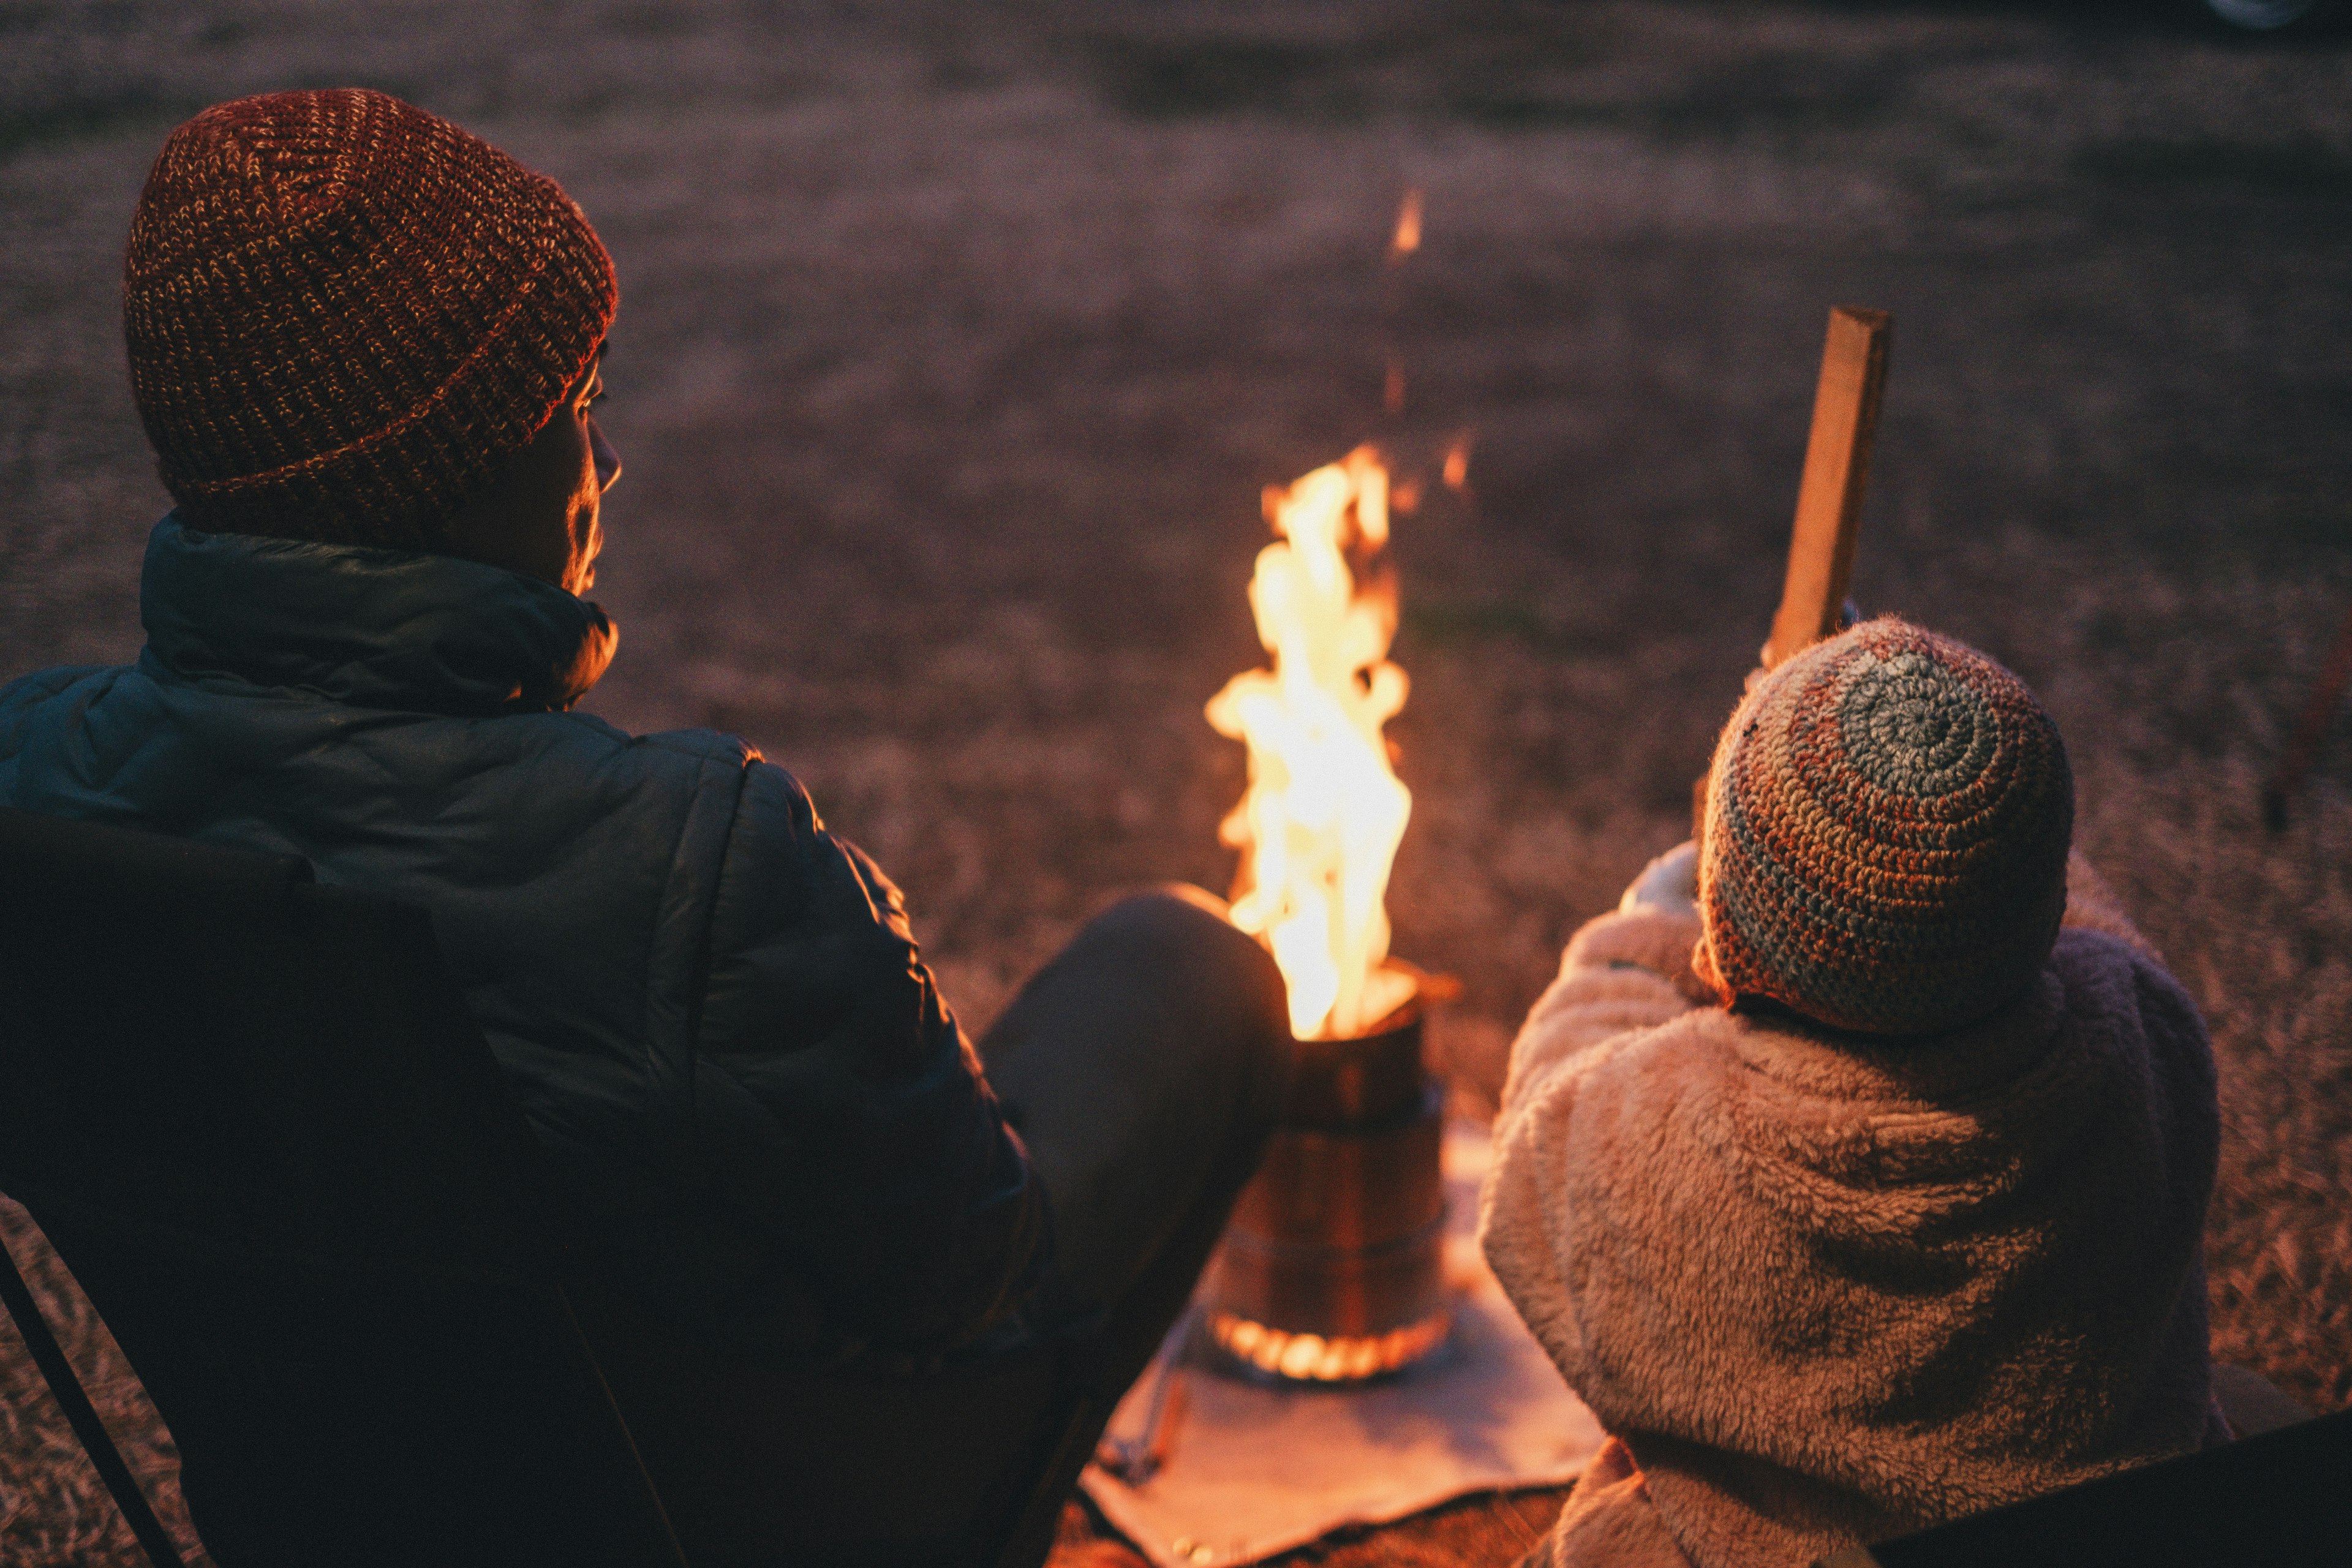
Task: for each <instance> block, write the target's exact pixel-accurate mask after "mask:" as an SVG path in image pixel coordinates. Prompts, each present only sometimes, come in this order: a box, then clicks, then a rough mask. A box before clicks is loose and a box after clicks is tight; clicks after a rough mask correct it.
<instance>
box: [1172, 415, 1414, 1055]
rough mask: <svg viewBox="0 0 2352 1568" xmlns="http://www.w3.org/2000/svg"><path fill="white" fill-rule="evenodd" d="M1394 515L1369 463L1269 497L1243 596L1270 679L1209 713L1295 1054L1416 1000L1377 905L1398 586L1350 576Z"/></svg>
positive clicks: (1228, 835) (1387, 800)
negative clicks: (1228, 768)
mask: <svg viewBox="0 0 2352 1568" xmlns="http://www.w3.org/2000/svg"><path fill="white" fill-rule="evenodd" d="M1388 500H1389V475H1388V469H1387V468H1385V467H1384V466H1383V465H1382V464H1381V459H1380V458H1379V455H1378V454H1377V453H1376V452H1375V451H1374V450H1373V449H1372V448H1371V447H1358V448H1357V449H1356V450H1355V451H1353V452H1350V453H1349V455H1348V456H1347V458H1345V459H1344V460H1342V461H1340V462H1337V463H1332V464H1330V465H1328V466H1327V467H1324V468H1318V469H1316V470H1315V471H1314V472H1313V473H1311V474H1308V475H1307V476H1306V477H1305V478H1304V479H1299V480H1298V481H1297V483H1295V484H1293V485H1291V486H1290V488H1289V489H1274V488H1269V489H1267V491H1266V495H1265V507H1266V518H1267V521H1269V522H1271V523H1272V524H1273V526H1274V531H1275V532H1276V534H1277V535H1279V536H1280V537H1278V538H1277V539H1276V541H1275V542H1273V543H1272V544H1269V545H1267V546H1266V547H1265V549H1264V550H1262V551H1260V552H1258V557H1257V570H1256V573H1255V575H1254V576H1253V577H1252V578H1251V580H1250V590H1249V596H1250V610H1251V612H1252V614H1253V615H1255V617H1256V619H1257V635H1258V640H1259V641H1260V642H1261V643H1263V644H1265V648H1266V651H1267V652H1268V653H1270V654H1272V655H1273V656H1274V668H1272V669H1270V670H1269V669H1253V670H1249V671H1246V672H1244V673H1243V674H1241V675H1237V676H1235V677H1234V679H1232V680H1231V681H1230V682H1228V683H1227V684H1226V686H1225V689H1223V691H1220V692H1219V693H1217V695H1216V696H1215V697H1214V698H1213V699H1212V700H1210V703H1209V707H1208V715H1209V722H1210V723H1211V724H1213V725H1214V726H1216V728H1217V731H1218V732H1219V733H1220V734H1223V735H1229V736H1231V737H1233V738H1234V739H1235V740H1238V741H1242V742H1245V743H1246V744H1247V745H1248V747H1249V789H1248V791H1247V792H1246V793H1245V794H1244V795H1243V796H1242V799H1241V804H1240V805H1236V806H1235V807H1234V810H1233V813H1232V815H1230V816H1227V817H1226V818H1225V820H1224V824H1223V826H1222V827H1221V828H1220V829H1219V835H1218V836H1219V837H1221V838H1222V839H1223V841H1224V842H1225V843H1226V844H1228V845H1231V846H1233V847H1234V848H1237V849H1239V850H1240V851H1241V852H1242V865H1241V871H1240V874H1239V876H1238V877H1237V879H1235V885H1234V908H1233V920H1234V924H1235V925H1237V926H1239V927H1241V929H1242V930H1244V931H1249V932H1251V933H1253V934H1255V936H1257V937H1258V938H1259V940H1261V941H1263V942H1265V944H1266V945H1267V946H1268V947H1269V948H1271V949H1272V950H1273V952H1274V958H1275V963H1276V964H1277V965H1279V966H1280V967H1281V970H1282V976H1283V979H1284V981H1285V982H1286V984H1288V986H1289V990H1290V1026H1291V1032H1292V1033H1293V1034H1295V1035H1297V1037H1299V1038H1300V1039H1302V1040H1305V1039H1315V1038H1326V1039H1336V1038H1346V1037H1352V1036H1356V1035H1360V1034H1363V1033H1366V1032H1367V1031H1369V1030H1370V1027H1371V1026H1373V1025H1375V1024H1378V1023H1379V1022H1380V1021H1381V1019H1382V1018H1384V1017H1386V1016H1388V1015H1389V1014H1390V1013H1391V1012H1393V1011H1394V1010H1395V1009H1396V1008H1398V1007H1399V1006H1402V1005H1403V1004H1404V1002H1405V1001H1406V1000H1407V999H1408V998H1409V997H1410V996H1411V995H1412V990H1413V984H1412V980H1411V979H1410V978H1409V977H1408V976H1407V975H1406V974H1404V973H1402V972H1401V971H1399V970H1396V969H1392V968H1388V967H1385V966H1384V963H1383V961H1384V960H1385V959H1386V958H1387V957H1388V950H1389V919H1388V911H1387V910H1386V908H1385V907H1384V906H1383V904H1382V902H1381V900H1382V897H1383V895H1384V894H1385V893H1386V892H1387V890H1388V881H1389V864H1390V862H1391V860H1392V859H1394V858H1395V856H1396V848H1397V843H1398V840H1400V839H1401V838H1402V837H1404V825H1405V818H1406V817H1407V816H1410V815H1411V814H1412V795H1411V794H1410V793H1409V792H1407V790H1406V789H1405V787H1404V785H1403V784H1401V783H1399V782H1398V781H1397V776H1396V774H1395V773H1393V772H1391V770H1390V767H1389V744H1388V742H1387V740H1386V738H1385V737H1383V736H1382V735H1381V725H1383V724H1385V723H1386V722H1387V721H1389V720H1390V719H1391V718H1393V717H1394V716H1395V714H1396V712H1397V710H1399V709H1401V708H1402V707H1403V706H1404V699H1405V688H1406V682H1405V676H1404V671H1403V670H1402V669H1399V668H1397V667H1396V666H1395V665H1393V664H1391V663H1390V662H1389V661H1388V657H1387V656H1388V649H1389V641H1390V639H1391V637H1394V636H1395V635H1396V618H1397V607H1396V582H1395V578H1394V576H1393V575H1392V574H1390V573H1388V572H1385V571H1378V572H1367V573H1366V577H1367V579H1368V580H1365V581H1359V579H1358V575H1357V574H1358V571H1360V570H1362V569H1364V568H1367V567H1370V565H1371V563H1372V561H1373V558H1374V557H1375V556H1376V555H1377V554H1378V552H1380V550H1381V547H1382V546H1383V545H1385V544H1386V543H1387V542H1388V536H1389V505H1388ZM1351 558H1352V559H1353V562H1354V565H1353V566H1352V567H1351V565H1350V559H1351Z"/></svg>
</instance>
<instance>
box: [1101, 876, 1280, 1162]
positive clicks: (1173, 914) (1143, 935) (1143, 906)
mask: <svg viewBox="0 0 2352 1568" xmlns="http://www.w3.org/2000/svg"><path fill="white" fill-rule="evenodd" d="M1225 908H1226V907H1225V904H1224V901H1223V900H1221V899H1218V898H1216V897H1214V896H1213V895H1212V894H1209V893H1205V892H1202V890H1201V889H1198V888H1194V887H1190V886H1186V885H1183V884H1171V885H1168V886H1165V887H1160V888H1154V889H1150V890H1149V891H1147V892H1141V893H1136V894H1132V895H1130V896H1129V897H1128V898H1125V899H1122V900H1119V901H1118V903H1116V904H1114V905H1112V906H1111V907H1110V908H1109V909H1108V910H1104V911H1103V912H1102V913H1101V914H1099V915H1097V916H1096V917H1095V919H1094V920H1093V921H1090V922H1089V923H1088V925H1087V929H1086V930H1085V931H1082V932H1081V933H1080V934H1079V937H1078V939H1077V941H1076V942H1073V943H1072V944H1071V945H1072V951H1073V952H1076V951H1079V950H1081V949H1087V948H1091V949H1093V950H1095V951H1096V952H1097V954H1101V955H1105V956H1108V955H1111V954H1115V955H1116V963H1117V967H1118V968H1120V969H1122V970H1125V971H1127V972H1128V973H1129V974H1130V975H1131V976H1133V978H1134V979H1135V981H1136V983H1137V984H1139V986H1140V987H1142V988H1144V989H1146V990H1148V991H1150V992H1151V993H1154V994H1159V995H1160V997H1161V998H1162V1002H1163V1008H1164V1009H1165V1010H1166V1011H1167V1012H1169V1013H1171V1014H1173V1015H1174V1016H1181V1018H1183V1019H1184V1020H1185V1028H1184V1033H1185V1034H1186V1035H1187V1036H1188V1037H1189V1038H1188V1039H1187V1040H1186V1041H1185V1048H1187V1049H1189V1050H1192V1051H1194V1052H1197V1053H1201V1054H1202V1055H1203V1056H1205V1057H1206V1058H1210V1059H1209V1061H1208V1062H1206V1063H1204V1065H1206V1066H1210V1067H1212V1068H1213V1069H1216V1070H1219V1071H1221V1072H1222V1073H1223V1074H1225V1075H1229V1076H1230V1077H1232V1078H1233V1079H1235V1080H1236V1081H1237V1089H1238V1093H1237V1098H1238V1100H1240V1102H1241V1104H1242V1105H1243V1106H1244V1108H1245V1110H1246V1111H1247V1113H1248V1114H1249V1116H1250V1118H1251V1120H1253V1121H1263V1122H1264V1123H1265V1124H1266V1125H1268V1126H1271V1125H1272V1124H1273V1122H1274V1121H1275V1120H1276V1118H1277V1117H1278V1116H1279V1115H1280V1114H1281V1110H1282V1101H1283V1099H1284V1096H1285V1095H1286V1092H1287V1090H1288V1087H1289V1081H1290V1072H1291V1066H1292V1056H1293V1053H1294V1052H1295V1051H1296V1049H1297V1046H1296V1043H1295V1042H1294V1041H1293V1040H1292V1039H1291V1036H1290V1012H1289V1005H1288V1000H1287V992H1286V989H1285V987H1284V985H1283V980H1282V972H1281V970H1280V969H1278V968H1276V965H1275V962H1274V956H1273V954H1271V953H1269V952H1266V950H1265V947H1264V946H1263V945H1261V944H1260V943H1259V942H1258V941H1257V940H1256V939H1255V937H1252V936H1250V935H1249V934H1248V933H1247V932H1245V931H1241V930H1240V929H1238V928H1237V927H1235V926H1234V923H1233V922H1232V921H1230V920H1228V919H1227V918H1226V913H1225Z"/></svg>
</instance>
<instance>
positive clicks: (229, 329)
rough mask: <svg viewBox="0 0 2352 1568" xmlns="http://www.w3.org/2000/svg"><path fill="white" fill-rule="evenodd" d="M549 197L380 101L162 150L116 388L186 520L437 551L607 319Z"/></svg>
mask: <svg viewBox="0 0 2352 1568" xmlns="http://www.w3.org/2000/svg"><path fill="white" fill-rule="evenodd" d="M619 300H620V296H619V292H618V290H617V289H616V288H615V286H614V279H613V263H612V259H611V258H609V257H608V256H606V255H605V254H604V246H603V245H602V244H600V243H599V242H598V240H597V238H596V234H595V231H594V230H593V229H592V228H590V227H589V226H588V220H587V218H586V217H585V216H583V215H582V213H581V211H580V209H579V207H578V206H577V205H574V204H573V203H572V199H571V198H570V197H569V196H566V195H564V194H563V192H562V189H561V188H559V187H558V186H557V185H556V184H555V182H554V181H552V180H551V179H548V178H547V177H546V176H545V175H542V174H532V173H531V172H530V170H528V169H526V168H524V167H523V166H522V165H521V164H520V163H516V162H515V161H514V160H513V159H511V158H509V157H508V156H507V155H506V154H505V153H501V152H499V150H498V149H497V148H495V147H493V146H491V145H490V144H489V143H488V142H484V141H482V140H480V139H479V138H478V137H475V136H471V135H468V134H467V132H463V131H460V130H458V129H457V127H456V126H454V125H452V124H450V123H449V122H448V121H446V120H442V119H440V118H438V117H437V116H435V115H431V114H427V113H425V111H424V110H421V109H417V108H415V107H413V106H411V105H409V104H406V103H403V102H402V101H400V100H398V99H396V98H390V97H387V96H385V95H384V94H383V93H380V92H370V91H367V90H365V89H358V88H342V89H334V90H331V91H325V92H277V93H268V94H265V95H263V96H262V97H259V98H245V99H239V100H236V101H235V102H233V103H222V104H215V106H214V107H212V108H210V109H207V110H205V111H204V112H203V113H202V114H199V115H197V116H196V117H195V118H194V120H191V121H188V122H187V123H186V124H185V125H183V126H181V127H180V128H179V129H178V130H177V131H174V132H172V135H171V138H170V140H168V141H167V142H164V144H163V155H162V156H161V157H159V158H157V159H156V161H155V167H154V170H153V172H152V173H151V174H149V175H148V176H147V187H146V189H145V190H144V191H143V192H142V193H141V195H140V198H139V211H138V214H137V216H135V217H133V218H132V219H131V243H130V247H129V250H128V253H127V255H126V256H125V258H124V261H123V278H122V314H123V329H124V336H125V337H126V339H127V340H128V342H129V346H130V353H131V394H132V395H133V397H134V398H135V399H136V400H137V402H138V405H139V415H140V417H141V418H142V420H143V421H145V423H146V426H147V439H148V441H149V443H150V444H151V445H152V446H153V447H154V448H155V453H156V457H157V458H158V459H159V465H158V466H159V467H160V468H161V470H162V473H163V484H164V487H165V488H166V489H169V490H170V491H171V492H172V495H173V498H174V499H175V500H178V502H179V503H180V508H181V511H182V514H183V515H184V517H185V518H186V519H187V521H189V522H190V523H191V524H192V525H194V526H195V527H197V528H202V529H206V530H211V531H226V532H235V533H265V534H276V535H280V536H285V537H290V538H297V539H323V540H331V541H335V542H343V543H353V544H381V545H392V546H399V547H404V548H409V549H425V550H432V549H438V548H441V547H443V546H445V545H446V544H447V542H448V539H447V536H446V522H447V519H448V517H449V515H450V513H451V512H452V511H454V510H456V509H457V505H458V504H459V503H460V502H461V501H463V500H465V498H466V497H467V495H468V494H470V493H471V492H472V491H474V490H476V489H478V488H480V486H481V485H482V484H483V483H485V482H486V481H487V480H488V479H489V478H490V476H491V475H492V473H493V472H494V471H495V470H496V468H497V467H498V465H499V459H500V458H504V457H505V456H507V455H508V454H509V453H511V452H513V451H515V450H516V449H518V448H520V447H523V446H525V445H527V444H528V443H529V442H530V439H531V437H534V436H536V435H537V434H538V433H539V432H540V430H541V428H542V427H543V426H545V425H546V423H547V421H548V418H549V416H551V415H552V414H553V413H554V411H555V409H556V407H557V406H558V405H560V404H561V403H562V400H563V393H564V391H565V389H566V388H567V387H569V386H570V385H571V384H572V383H573V382H574V381H575V380H577V379H578V378H579V375H580V373H581V372H582V371H583V370H585V369H586V368H587V365H588V362H589V360H590V359H591V358H592V357H593V355H594V353H595V352H596V348H597V345H598V344H599V343H601V342H603V341H604V332H605V329H606V328H608V327H609V326H610V325H611V324H612V321H613V312H614V309H615V308H616V307H617V306H618V304H619Z"/></svg>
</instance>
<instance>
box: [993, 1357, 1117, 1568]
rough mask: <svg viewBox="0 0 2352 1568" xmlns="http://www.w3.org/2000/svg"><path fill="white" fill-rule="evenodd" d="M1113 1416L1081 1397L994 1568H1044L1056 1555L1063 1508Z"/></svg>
mask: <svg viewBox="0 0 2352 1568" xmlns="http://www.w3.org/2000/svg"><path fill="white" fill-rule="evenodd" d="M1108 1419H1109V1412H1108V1410H1106V1409H1105V1408H1104V1406H1103V1403H1102V1401H1101V1400H1099V1399H1097V1398H1096V1397H1095V1396H1094V1395H1093V1394H1080V1395H1079V1396H1078V1401H1077V1405H1076V1408H1075V1409H1073V1410H1072V1411H1071V1412H1070V1418H1069V1420H1068V1421H1066V1423H1064V1424H1063V1426H1062V1435H1061V1438H1060V1440H1059V1441H1057V1442H1056V1443H1055V1446H1054V1455H1053V1458H1051V1459H1050V1460H1049V1461H1048V1462H1047V1463H1046V1466H1045V1475H1044V1477H1043V1479H1041V1480H1040V1481H1039V1483H1038V1484H1037V1486H1036V1487H1035V1488H1034V1489H1032V1490H1031V1491H1030V1493H1029V1497H1028V1500H1026V1501H1025V1502H1024V1503H1023V1504H1022V1507H1021V1518H1020V1521H1019V1522H1017V1523H1016V1524H1014V1525H1013V1534H1012V1537H1011V1538H1010V1539H1009V1540H1007V1541H1006V1542H1005V1543H1004V1550H1003V1552H1001V1553H1000V1554H999V1555H998V1557H997V1559H996V1563H995V1568H1043V1564H1044V1563H1045V1559H1046V1558H1047V1557H1049V1556H1051V1555H1052V1554H1053V1550H1054V1531H1055V1526H1056V1525H1058V1524H1059V1523H1060V1522H1061V1518H1062V1505H1063V1504H1064V1503H1065V1502H1066V1501H1068V1500H1069V1499H1070V1496H1071V1494H1072V1493H1074V1492H1075V1491H1076V1490H1077V1485H1078V1475H1079V1472H1081V1471H1082V1470H1084V1469H1085V1468H1087V1460H1088V1459H1089V1458H1093V1456H1094V1451H1095V1444H1096V1443H1097V1442H1098V1441H1099V1440H1100V1439H1101V1437H1102V1429H1103V1427H1104V1426H1105V1425H1106V1424H1107V1422H1108Z"/></svg>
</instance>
